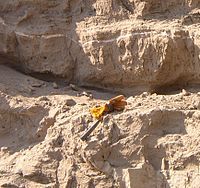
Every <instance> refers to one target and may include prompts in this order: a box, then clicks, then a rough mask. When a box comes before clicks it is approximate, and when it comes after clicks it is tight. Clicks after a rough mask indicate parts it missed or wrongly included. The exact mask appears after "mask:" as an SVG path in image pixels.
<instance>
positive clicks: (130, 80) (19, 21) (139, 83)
mask: <svg viewBox="0 0 200 188" xmlns="http://www.w3.org/2000/svg"><path fill="white" fill-rule="evenodd" d="M0 7H1V10H2V11H1V25H0V27H1V48H0V53H1V57H2V58H3V59H4V60H3V61H2V62H4V63H6V62H9V63H12V64H13V63H15V65H18V66H19V67H21V68H23V69H25V70H26V71H29V72H39V73H52V74H54V75H58V76H61V77H65V79H66V80H68V81H71V82H77V83H79V84H80V85H90V86H94V85H95V86H98V87H110V86H114V87H115V88H116V87H118V88H124V87H127V86H128V87H130V88H131V89H135V90H145V89H152V88H153V89H154V88H157V87H160V86H165V85H171V84H176V83H177V82H180V80H181V82H180V83H184V84H185V83H187V82H195V83H199V67H200V63H199V44H200V42H199V33H198V24H199V22H198V19H197V17H198V8H199V1H197V0H196V1H183V0H180V1H173V0H172V1H166V2H163V1H157V0H155V1H127V0H121V1H111V0H107V1H100V0H98V1H82V0H79V1H78V0H76V1H57V2H55V1H43V2H39V1H27V2H25V1H6V2H2V3H1V4H0ZM131 10H132V11H131ZM192 12H195V13H192ZM193 17H194V19H192V18H193Z"/></svg>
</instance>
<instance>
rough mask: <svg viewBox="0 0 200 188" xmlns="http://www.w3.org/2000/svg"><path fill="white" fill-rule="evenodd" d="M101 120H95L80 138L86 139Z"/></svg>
mask: <svg viewBox="0 0 200 188" xmlns="http://www.w3.org/2000/svg"><path fill="white" fill-rule="evenodd" d="M100 121H101V120H97V121H96V122H95V123H94V124H93V125H92V126H91V127H89V128H88V129H87V130H86V132H85V133H84V134H83V135H82V136H81V140H83V141H84V140H86V139H87V137H88V136H89V135H90V134H91V133H92V132H93V131H94V129H95V128H96V127H97V125H98V124H99V123H100Z"/></svg>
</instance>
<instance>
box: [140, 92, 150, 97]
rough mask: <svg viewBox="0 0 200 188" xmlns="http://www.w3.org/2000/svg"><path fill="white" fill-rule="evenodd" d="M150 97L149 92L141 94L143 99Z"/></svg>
mask: <svg viewBox="0 0 200 188" xmlns="http://www.w3.org/2000/svg"><path fill="white" fill-rule="evenodd" d="M148 95H149V93H148V92H143V93H142V94H141V97H147V96H148Z"/></svg>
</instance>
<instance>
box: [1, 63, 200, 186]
mask: <svg viewBox="0 0 200 188" xmlns="http://www.w3.org/2000/svg"><path fill="white" fill-rule="evenodd" d="M0 80H1V82H0V120H1V121H0V148H1V150H0V158H1V160H0V186H1V187H25V188H26V187H27V188H28V187H44V188H47V187H52V188H53V187H66V188H73V187H74V188H75V187H83V188H85V187H88V188H90V187H97V188H98V187H99V188H101V187H106V188H109V187H110V188H111V187H120V188H124V187H127V188H154V187H158V188H163V187H166V188H168V187H169V188H173V187H185V186H186V187H189V188H194V187H195V188H196V187H199V181H200V176H199V164H200V163H199V161H200V146H199V142H200V137H199V135H200V129H199V124H200V106H199V104H200V93H198V92H197V91H199V89H198V88H196V89H197V90H195V89H194V88H190V89H189V88H188V89H187V90H182V91H176V93H175V94H170V95H156V94H150V93H147V92H145V93H143V94H141V95H136V96H134V97H129V98H127V102H128V105H127V106H126V108H125V110H124V111H123V112H114V113H112V114H109V115H107V116H106V117H105V118H104V120H103V121H102V123H100V124H99V126H98V127H97V128H96V129H95V131H94V132H93V133H92V135H91V136H90V137H89V138H88V139H87V141H81V139H80V137H81V135H82V134H83V132H84V131H85V130H86V129H87V128H88V127H89V126H90V125H92V124H93V122H94V120H93V119H92V117H91V114H90V112H89V108H91V107H92V106H94V105H96V104H101V103H102V102H105V99H108V98H110V97H111V96H112V95H111V94H109V93H105V92H96V91H94V90H91V91H84V92H88V93H89V92H90V93H92V95H93V97H94V99H91V98H90V97H88V96H84V95H82V96H80V94H79V93H80V92H82V91H81V89H79V90H78V91H74V90H72V89H70V87H67V86H65V87H62V88H61V87H60V86H59V85H58V88H56V89H55V88H54V87H53V84H52V83H50V82H44V81H40V80H37V79H34V78H32V77H30V76H27V75H23V74H21V73H19V72H16V71H14V70H12V69H10V68H7V67H4V66H2V65H1V66H0ZM99 99H102V100H99ZM69 101H70V102H69ZM72 102H73V104H72Z"/></svg>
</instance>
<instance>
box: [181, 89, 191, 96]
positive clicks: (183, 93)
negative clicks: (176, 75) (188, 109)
mask: <svg viewBox="0 0 200 188" xmlns="http://www.w3.org/2000/svg"><path fill="white" fill-rule="evenodd" d="M182 95H183V96H189V95H190V92H188V91H186V90H185V89H182Z"/></svg>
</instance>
